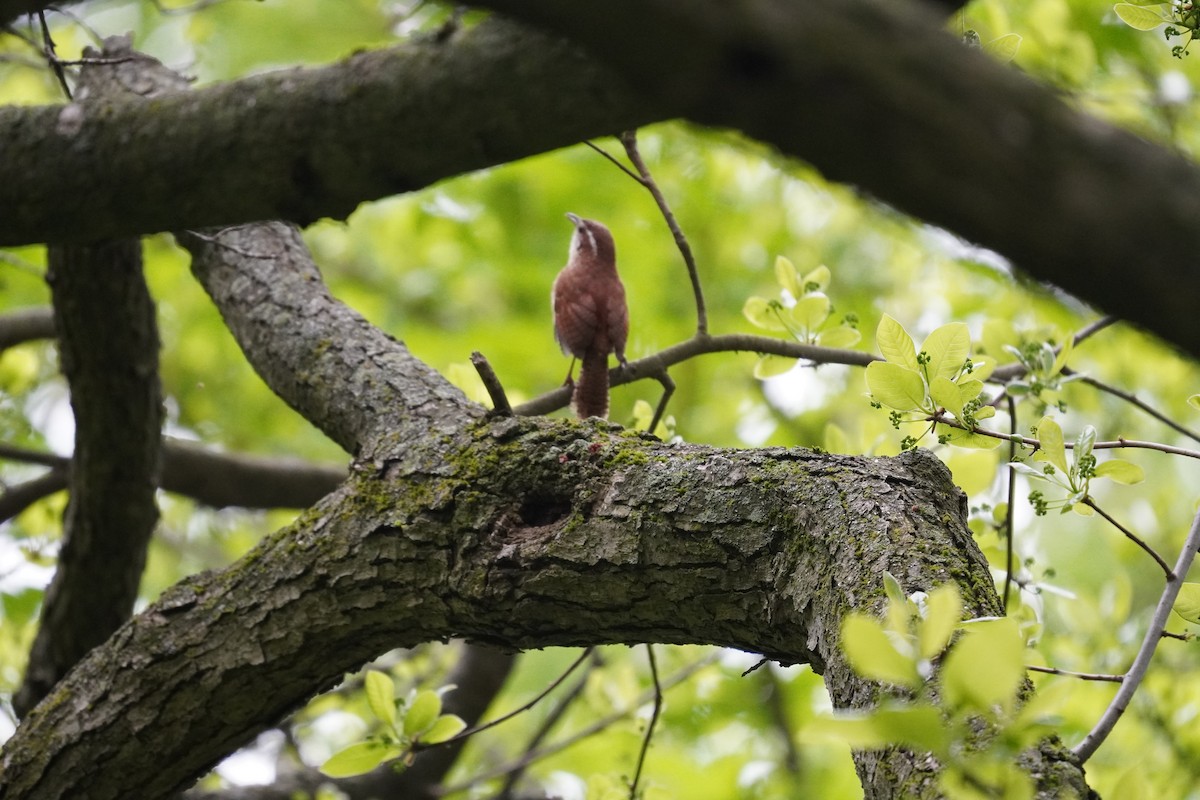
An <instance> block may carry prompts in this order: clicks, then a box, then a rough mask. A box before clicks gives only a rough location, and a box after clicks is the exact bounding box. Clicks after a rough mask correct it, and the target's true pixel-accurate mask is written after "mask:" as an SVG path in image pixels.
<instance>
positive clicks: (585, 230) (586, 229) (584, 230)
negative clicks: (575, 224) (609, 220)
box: [579, 225, 596, 253]
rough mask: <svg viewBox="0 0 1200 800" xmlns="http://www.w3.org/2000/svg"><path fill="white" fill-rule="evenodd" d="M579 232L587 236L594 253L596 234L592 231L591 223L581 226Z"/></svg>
mask: <svg viewBox="0 0 1200 800" xmlns="http://www.w3.org/2000/svg"><path fill="white" fill-rule="evenodd" d="M579 233H580V234H582V236H586V237H587V245H588V249H589V250H591V251H592V252H593V253H595V252H596V236H595V234H593V233H592V226H591V225H582V226H580V228H579ZM582 236H581V239H582Z"/></svg>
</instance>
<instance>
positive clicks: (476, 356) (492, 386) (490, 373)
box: [471, 350, 513, 417]
mask: <svg viewBox="0 0 1200 800" xmlns="http://www.w3.org/2000/svg"><path fill="white" fill-rule="evenodd" d="M471 364H472V365H474V367H475V371H476V372H478V373H479V379H480V380H481V381H483V388H484V389H487V393H488V397H490V398H492V415H493V416H497V417H511V416H512V413H513V410H512V406H511V405H510V404H509V402H508V395H506V394H505V393H504V385H503V384H501V383H500V378H498V377H497V376H496V371H495V370H494V369H492V365H491V364H489V363H488V360H487V359H486V358H485V357H484V355H483V353H481V352H479V351H478V350H476V351H474V352H473V353H471Z"/></svg>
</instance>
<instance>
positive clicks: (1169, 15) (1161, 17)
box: [1113, 0, 1200, 58]
mask: <svg viewBox="0 0 1200 800" xmlns="http://www.w3.org/2000/svg"><path fill="white" fill-rule="evenodd" d="M1113 10H1114V11H1116V12H1117V16H1118V17H1120V18H1121V20H1122V21H1123V22H1124V23H1125V24H1126V25H1128V26H1129V27H1131V28H1136V29H1137V30H1139V31H1152V30H1154V29H1155V28H1157V27H1158V26H1159V25H1162V24H1164V23H1165V24H1166V26H1167V28H1166V30H1164V31H1163V35H1164V36H1166V39H1167V41H1168V42H1169V41H1171V39H1172V38H1173V37H1180V38H1184V37H1186V40H1185V41H1184V43H1183V44H1177V45H1175V46H1174V47H1172V48H1171V55H1173V56H1175V57H1176V58H1183V57H1184V56H1185V55H1187V54H1188V48H1189V47H1191V46H1192V41H1193V40H1195V39H1200V7H1198V6H1197V5H1196V4H1195V3H1192V2H1191V0H1171V2H1169V3H1161V2H1155V0H1136V1H1135V2H1133V3H1117V4H1116V5H1115V6H1113Z"/></svg>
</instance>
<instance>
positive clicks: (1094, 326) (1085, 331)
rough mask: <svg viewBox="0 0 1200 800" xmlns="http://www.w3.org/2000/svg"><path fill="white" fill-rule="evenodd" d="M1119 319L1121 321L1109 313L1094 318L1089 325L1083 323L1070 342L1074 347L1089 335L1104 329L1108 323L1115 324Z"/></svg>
mask: <svg viewBox="0 0 1200 800" xmlns="http://www.w3.org/2000/svg"><path fill="white" fill-rule="evenodd" d="M1120 321H1121V320H1120V319H1118V318H1117V317H1114V316H1112V315H1111V314H1109V315H1107V316H1103V317H1101V318H1100V319H1098V320H1096V321H1095V322H1093V323H1091V324H1089V325H1085V326H1084V327H1082V328H1080V329H1079V332H1078V333H1076V334H1075V338H1074V341H1073V342H1072V345H1073V346H1075V347H1078V346H1079V345H1080V344H1081V343H1082V342H1083V341H1084V340H1085V339H1087V338H1089V337H1091V336H1095V335H1096V334H1097V333H1099V332H1100V331H1102V330H1104V329H1105V328H1107V327H1108V326H1109V325H1113V324H1116V323H1118V322H1120Z"/></svg>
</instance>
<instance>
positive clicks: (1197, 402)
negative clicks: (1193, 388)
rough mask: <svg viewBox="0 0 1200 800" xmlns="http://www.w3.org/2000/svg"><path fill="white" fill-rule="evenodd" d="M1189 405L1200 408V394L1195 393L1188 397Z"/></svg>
mask: <svg viewBox="0 0 1200 800" xmlns="http://www.w3.org/2000/svg"><path fill="white" fill-rule="evenodd" d="M1187 401H1188V405H1189V406H1191V407H1192V408H1195V409H1200V394H1194V395H1192V396H1191V397H1189V398H1188V399H1187Z"/></svg>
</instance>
